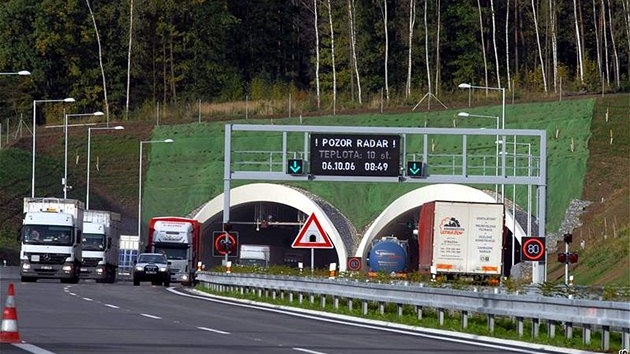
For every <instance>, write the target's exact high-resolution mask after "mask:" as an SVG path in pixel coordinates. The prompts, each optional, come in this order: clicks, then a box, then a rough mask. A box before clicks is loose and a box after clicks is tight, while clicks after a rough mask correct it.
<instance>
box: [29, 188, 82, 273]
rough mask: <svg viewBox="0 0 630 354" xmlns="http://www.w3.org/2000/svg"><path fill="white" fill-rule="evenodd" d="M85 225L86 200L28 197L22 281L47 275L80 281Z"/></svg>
mask: <svg viewBox="0 0 630 354" xmlns="http://www.w3.org/2000/svg"><path fill="white" fill-rule="evenodd" d="M82 228H83V203H82V202H80V201H78V200H74V199H61V198H24V220H23V222H22V231H21V240H20V242H21V246H20V265H21V267H20V276H21V279H22V281H23V282H27V281H36V280H37V279H43V278H47V279H60V280H61V281H62V282H67V283H77V282H78V281H79V271H80V266H81V239H80V236H81V230H82Z"/></svg>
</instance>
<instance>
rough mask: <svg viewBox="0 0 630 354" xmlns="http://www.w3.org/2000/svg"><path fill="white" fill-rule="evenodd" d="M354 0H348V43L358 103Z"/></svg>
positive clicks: (360, 101) (360, 99) (359, 92)
mask: <svg viewBox="0 0 630 354" xmlns="http://www.w3.org/2000/svg"><path fill="white" fill-rule="evenodd" d="M354 1H355V0H348V17H349V19H350V45H351V47H352V66H353V68H354V75H355V76H356V78H357V91H358V92H357V94H358V98H359V105H360V104H362V103H363V101H362V98H361V79H360V78H359V63H358V61H357V34H356V30H355V28H354V26H355V23H356V22H355V17H354V16H355V15H354V13H355V11H354V9H355V2H354Z"/></svg>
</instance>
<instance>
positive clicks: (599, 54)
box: [592, 0, 604, 82]
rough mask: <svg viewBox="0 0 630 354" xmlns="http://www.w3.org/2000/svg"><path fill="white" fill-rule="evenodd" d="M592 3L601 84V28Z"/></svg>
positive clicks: (595, 7) (594, 5)
mask: <svg viewBox="0 0 630 354" xmlns="http://www.w3.org/2000/svg"><path fill="white" fill-rule="evenodd" d="M592 3H593V29H594V30H595V48H596V51H597V74H598V75H599V80H600V82H601V80H603V77H604V75H603V72H602V48H601V44H600V43H599V36H600V30H599V27H600V26H601V22H602V19H601V15H600V16H599V21H598V16H597V5H596V4H595V0H593V1H592ZM601 33H603V32H601Z"/></svg>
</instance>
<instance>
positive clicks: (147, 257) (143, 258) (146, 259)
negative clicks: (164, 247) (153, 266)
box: [138, 254, 166, 264]
mask: <svg viewBox="0 0 630 354" xmlns="http://www.w3.org/2000/svg"><path fill="white" fill-rule="evenodd" d="M138 263H163V264H166V260H165V259H164V256H163V255H161V254H141V255H139V256H138Z"/></svg>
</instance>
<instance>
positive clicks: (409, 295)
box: [197, 272, 630, 351]
mask: <svg viewBox="0 0 630 354" xmlns="http://www.w3.org/2000/svg"><path fill="white" fill-rule="evenodd" d="M197 279H198V280H199V282H200V284H202V285H203V286H204V287H206V288H208V289H210V290H212V291H218V292H225V291H238V292H240V293H242V294H244V293H256V294H258V296H263V294H264V295H265V296H272V297H273V298H276V297H277V296H281V297H283V298H284V297H286V298H288V300H289V301H290V302H293V301H294V300H295V298H296V296H297V299H298V301H300V302H302V301H303V299H304V298H305V297H309V298H310V299H311V301H314V299H315V298H319V299H320V303H321V305H322V307H324V306H325V305H326V299H327V298H332V301H333V305H334V308H335V309H336V308H338V307H339V303H340V302H341V301H345V302H346V303H347V306H348V308H349V309H350V310H352V306H353V304H354V303H358V304H360V305H361V309H362V313H363V315H367V314H368V309H369V306H368V305H369V304H370V303H377V304H378V309H379V312H380V313H381V314H382V313H383V312H384V311H385V309H386V308H388V307H389V306H386V305H387V304H393V305H395V306H394V307H395V308H396V309H397V312H398V315H399V316H402V312H403V306H414V307H415V309H416V312H417V314H418V318H422V311H423V309H433V310H435V311H436V313H437V316H438V322H439V324H440V325H443V324H444V317H445V316H446V314H447V313H453V312H457V313H459V314H460V315H461V326H462V328H467V326H468V318H469V316H471V315H473V314H482V315H484V316H486V317H487V323H488V331H489V332H490V333H494V326H495V321H496V319H497V318H499V317H507V318H513V319H515V321H516V330H517V331H518V336H519V337H521V336H523V334H524V333H523V332H524V328H525V326H524V323H525V321H531V324H532V326H531V328H532V336H533V337H538V336H539V329H540V326H541V324H543V325H546V326H547V334H548V336H549V337H554V336H555V330H556V326H558V325H562V326H563V328H564V330H565V335H566V336H567V338H571V337H572V336H573V329H574V328H581V329H582V338H583V341H584V343H585V344H589V343H590V341H591V335H592V333H593V331H601V346H600V347H601V349H602V350H604V351H607V350H609V349H610V334H611V332H618V333H621V344H622V348H630V303H628V302H613V301H596V300H584V299H567V298H557V297H546V296H540V295H515V294H503V293H499V292H498V291H487V290H484V291H481V292H480V291H463V290H455V289H445V288H433V287H428V286H424V285H423V284H411V283H408V282H401V283H400V284H376V283H370V282H360V281H354V280H349V279H324V278H305V277H291V276H271V275H259V274H240V273H239V274H231V273H230V274H228V273H216V272H199V273H198V274H197Z"/></svg>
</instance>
